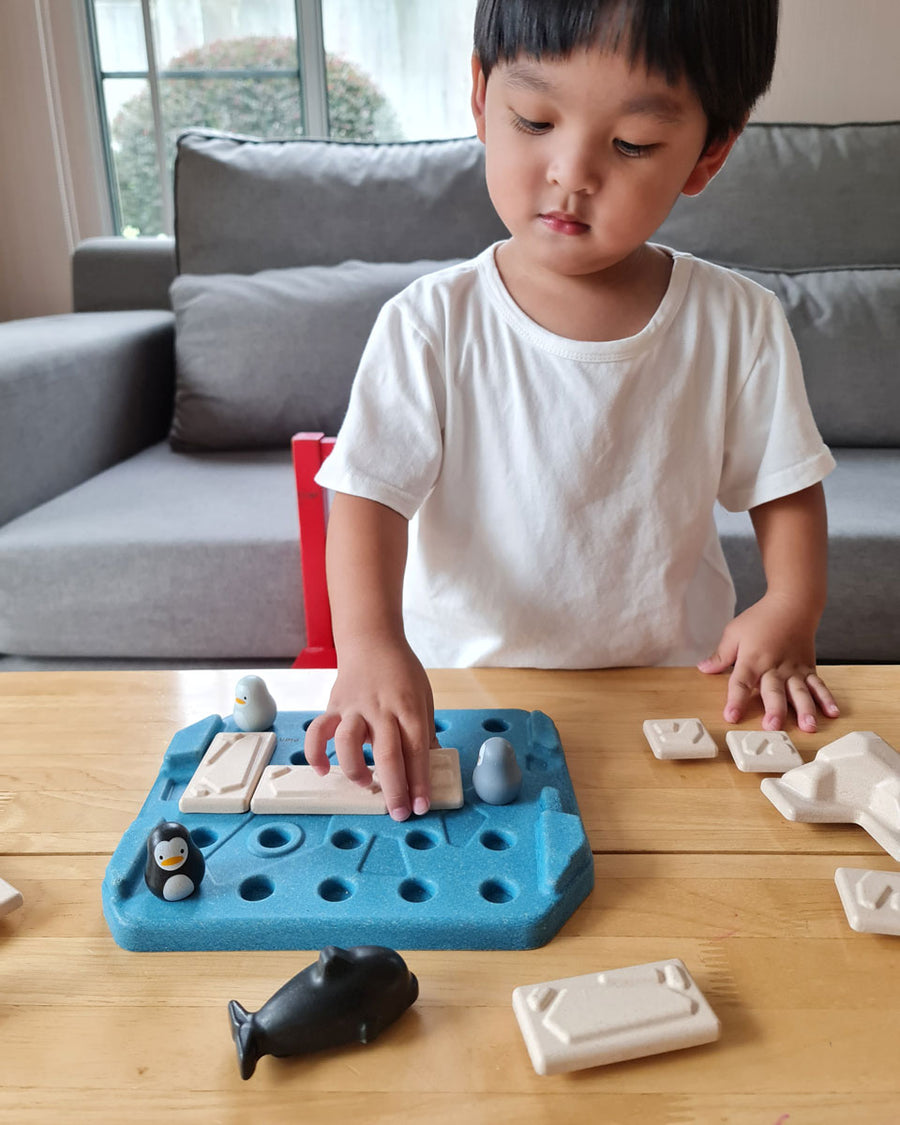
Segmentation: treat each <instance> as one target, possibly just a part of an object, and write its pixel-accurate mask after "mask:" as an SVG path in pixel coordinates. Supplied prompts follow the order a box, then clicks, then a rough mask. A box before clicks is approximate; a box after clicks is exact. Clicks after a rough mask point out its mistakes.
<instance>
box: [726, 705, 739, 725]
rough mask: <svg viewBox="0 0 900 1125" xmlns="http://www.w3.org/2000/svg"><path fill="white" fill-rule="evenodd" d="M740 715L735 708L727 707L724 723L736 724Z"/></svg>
mask: <svg viewBox="0 0 900 1125" xmlns="http://www.w3.org/2000/svg"><path fill="white" fill-rule="evenodd" d="M740 717H741V713H740V711H738V709H737V707H729V708H727V709H726V711H725V721H726V722H727V723H736V722H737V721H738V719H740Z"/></svg>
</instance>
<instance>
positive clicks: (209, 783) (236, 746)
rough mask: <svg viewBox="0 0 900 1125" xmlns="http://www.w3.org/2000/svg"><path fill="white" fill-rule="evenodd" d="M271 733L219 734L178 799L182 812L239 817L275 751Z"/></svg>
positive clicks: (246, 809)
mask: <svg viewBox="0 0 900 1125" xmlns="http://www.w3.org/2000/svg"><path fill="white" fill-rule="evenodd" d="M275 741H276V739H275V735H274V734H273V733H272V731H260V732H250V733H247V734H244V733H241V732H236V733H222V734H217V735H216V737H215V738H214V739H213V740H212V742H211V743H210V744H209V748H208V749H207V751H206V753H205V754H204V755H203V759H202V761H201V762H200V765H199V766H198V767H197V770H196V772H195V773H194V776H193V777H192V778H191V781H190V784H189V785H188V787H187V788H186V789H185V791H184V793H182V795H181V800H180V801H179V802H178V807H179V809H180V810H181V811H182V812H213V813H243V812H247V811H248V810H249V808H250V798H251V797H252V796H253V792H254V790H255V789H256V785H257V782H258V781H259V779H260V776H261V775H262V772H263V769H264V768H265V766H266V764H267V763H268V761H269V759H270V758H271V757H272V751H273V750H274V749H275Z"/></svg>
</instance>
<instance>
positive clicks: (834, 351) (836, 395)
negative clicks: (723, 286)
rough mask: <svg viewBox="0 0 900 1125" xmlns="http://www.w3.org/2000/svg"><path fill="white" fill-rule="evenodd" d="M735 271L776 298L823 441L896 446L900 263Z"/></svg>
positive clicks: (899, 432) (899, 440)
mask: <svg viewBox="0 0 900 1125" xmlns="http://www.w3.org/2000/svg"><path fill="white" fill-rule="evenodd" d="M741 273H744V274H746V275H747V276H748V277H750V278H752V279H753V280H754V281H757V282H759V283H760V284H761V285H765V286H766V287H767V288H768V289H771V290H772V291H773V292H774V293H775V294H776V295H777V296H778V298H779V300H780V301H781V304H782V305H783V307H784V310H785V312H786V313H787V317H788V320H789V322H790V325H791V330H792V332H793V334H794V338H795V339H796V341H797V347H798V349H799V351H800V356H801V358H802V360H803V372H804V377H805V380H806V389H807V393H808V395H809V401H810V405H811V407H812V411H813V414H814V416H815V419H816V422H817V423H818V426H819V429H820V431H821V433H822V437H823V438H824V439H825V441H826V442H828V443H829V444H833V445H847V446H868V447H875V448H877V447H879V446H898V447H900V269H866V270H853V269H847V270H815V271H812V272H806V273H772V272H761V271H753V270H741Z"/></svg>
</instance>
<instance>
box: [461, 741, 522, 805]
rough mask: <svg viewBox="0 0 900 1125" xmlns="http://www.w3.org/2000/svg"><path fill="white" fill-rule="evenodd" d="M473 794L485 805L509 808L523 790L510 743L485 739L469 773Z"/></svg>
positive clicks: (519, 771)
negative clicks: (506, 806)
mask: <svg viewBox="0 0 900 1125" xmlns="http://www.w3.org/2000/svg"><path fill="white" fill-rule="evenodd" d="M472 784H473V785H474V786H475V792H476V793H477V794H478V796H479V797H480V798H481V799H482V801H484V802H485V803H486V804H488V805H508V804H510V803H511V802H512V801H514V800H515V799H516V797H518V795H519V790H520V789H521V788H522V770H521V769H520V767H519V763H518V762H517V761H516V752H515V750H514V749H513V746H512V743H510V742H508V741H507V740H506V739H505V738H487V739H485V740H484V742H482V744H481V749H480V750H479V751H478V761H477V762H476V763H475V769H474V770H473V771H472Z"/></svg>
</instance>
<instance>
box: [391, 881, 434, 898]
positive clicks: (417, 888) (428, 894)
mask: <svg viewBox="0 0 900 1125" xmlns="http://www.w3.org/2000/svg"><path fill="white" fill-rule="evenodd" d="M399 889H400V897H401V898H402V899H404V900H405V901H406V902H428V900H429V899H430V898H432V897H433V896H434V887H432V886H431V884H430V883H426V882H425V881H424V880H422V879H404V880H403V882H402V883H401V884H400V888H399Z"/></svg>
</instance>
